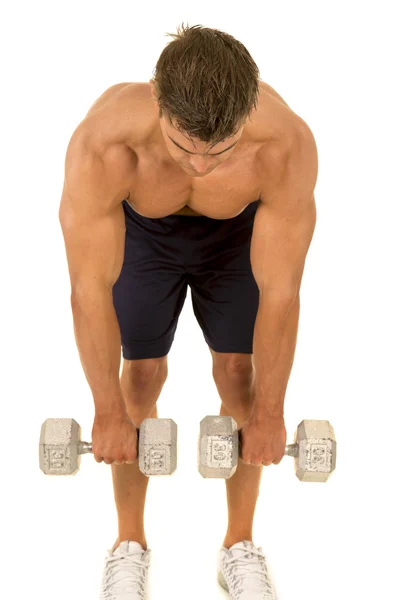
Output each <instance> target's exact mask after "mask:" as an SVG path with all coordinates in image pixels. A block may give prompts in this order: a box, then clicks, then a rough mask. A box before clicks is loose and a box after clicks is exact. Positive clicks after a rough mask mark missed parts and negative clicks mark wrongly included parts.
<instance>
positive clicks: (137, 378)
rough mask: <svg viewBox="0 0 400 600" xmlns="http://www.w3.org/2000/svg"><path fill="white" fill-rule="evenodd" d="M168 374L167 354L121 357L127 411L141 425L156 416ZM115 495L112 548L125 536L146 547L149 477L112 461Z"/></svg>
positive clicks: (135, 466) (137, 467) (133, 468)
mask: <svg viewBox="0 0 400 600" xmlns="http://www.w3.org/2000/svg"><path fill="white" fill-rule="evenodd" d="M167 374H168V366H167V356H164V357H162V358H155V359H145V360H126V359H124V363H123V370H122V374H121V378H120V382H121V389H122V395H123V398H124V401H125V405H126V411H127V413H128V415H129V417H130V419H131V420H132V421H133V423H134V424H135V425H136V427H137V428H139V427H140V424H141V422H142V421H143V419H146V418H149V417H150V418H157V416H158V415H157V407H156V402H157V400H158V397H159V395H160V393H161V390H162V388H163V385H164V383H165V380H166V378H167ZM111 469H112V479H113V484H114V498H115V504H116V508H117V514H118V539H117V541H116V542H115V544H114V549H115V548H116V547H117V546H118V545H119V544H120V542H122V541H124V540H131V541H133V542H139V543H140V544H141V545H142V546H143V548H144V550H147V541H146V535H145V531H144V506H145V499H146V492H147V485H148V482H149V478H148V477H146V476H145V475H143V473H142V472H141V471H140V470H139V461H138V460H136V461H135V462H134V463H133V464H132V465H127V464H124V465H114V464H112V465H111Z"/></svg>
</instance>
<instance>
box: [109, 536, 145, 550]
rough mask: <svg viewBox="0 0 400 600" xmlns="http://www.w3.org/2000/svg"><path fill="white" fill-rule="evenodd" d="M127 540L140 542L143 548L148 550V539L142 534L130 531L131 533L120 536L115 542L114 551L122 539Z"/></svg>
mask: <svg viewBox="0 0 400 600" xmlns="http://www.w3.org/2000/svg"><path fill="white" fill-rule="evenodd" d="M127 540H128V541H130V542H138V543H139V544H140V545H141V546H142V548H143V550H147V541H146V540H145V539H143V538H142V537H141V536H138V535H132V533H130V534H127V535H126V536H124V535H122V536H119V537H118V539H117V541H116V542H115V544H114V546H113V547H112V551H113V552H114V550H116V549H117V548H118V546H119V545H120V543H121V541H122V542H126V541H127Z"/></svg>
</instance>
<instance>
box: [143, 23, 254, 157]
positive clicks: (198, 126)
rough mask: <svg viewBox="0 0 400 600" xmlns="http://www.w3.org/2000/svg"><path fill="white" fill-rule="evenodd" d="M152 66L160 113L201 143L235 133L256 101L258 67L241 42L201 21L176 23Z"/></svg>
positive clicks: (214, 140)
mask: <svg viewBox="0 0 400 600" xmlns="http://www.w3.org/2000/svg"><path fill="white" fill-rule="evenodd" d="M166 35H168V36H170V37H173V38H175V39H174V40H173V41H172V42H169V43H168V44H167V46H166V47H165V48H164V50H163V51H162V53H161V55H160V57H159V59H158V61H157V65H156V67H155V69H154V72H153V74H154V77H153V79H154V86H155V90H156V95H157V100H158V105H159V107H160V117H162V116H163V114H164V115H165V116H166V118H168V120H169V121H170V123H171V125H172V124H173V123H172V119H174V121H175V123H174V126H175V127H176V128H177V129H178V130H179V131H181V132H183V133H186V134H189V137H196V138H198V139H199V140H201V141H202V142H210V143H212V145H216V144H217V143H219V142H222V141H223V140H225V139H226V138H228V137H231V136H232V135H234V134H235V133H236V132H237V131H238V130H239V129H240V127H241V126H242V124H243V123H244V121H245V120H246V119H247V117H248V116H249V115H250V113H251V111H252V109H253V107H254V108H256V106H257V96H258V94H259V77H260V72H259V70H258V67H257V65H256V63H255V62H254V60H253V59H252V57H251V56H250V54H249V52H248V50H247V49H246V48H245V46H244V45H243V44H242V43H241V42H239V41H238V40H236V39H235V38H234V37H232V36H231V35H229V34H227V33H224V32H223V31H219V30H218V29H209V28H207V27H203V26H202V25H194V26H193V27H189V26H187V27H185V25H184V24H183V23H182V25H181V26H178V29H177V34H172V33H168V34H166Z"/></svg>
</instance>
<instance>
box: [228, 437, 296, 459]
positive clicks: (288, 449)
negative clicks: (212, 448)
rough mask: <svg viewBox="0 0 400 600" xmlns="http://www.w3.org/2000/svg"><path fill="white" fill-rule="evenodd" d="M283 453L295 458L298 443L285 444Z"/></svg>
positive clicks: (240, 446) (240, 448)
mask: <svg viewBox="0 0 400 600" xmlns="http://www.w3.org/2000/svg"><path fill="white" fill-rule="evenodd" d="M284 455H286V456H293V458H296V457H297V456H298V455H299V445H298V444H288V445H287V446H285V452H284ZM239 457H240V458H242V444H241V437H240V435H239Z"/></svg>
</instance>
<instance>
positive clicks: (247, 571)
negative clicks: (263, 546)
mask: <svg viewBox="0 0 400 600" xmlns="http://www.w3.org/2000/svg"><path fill="white" fill-rule="evenodd" d="M238 549H239V548H238ZM240 550H243V553H244V554H253V555H255V556H253V557H250V556H248V557H246V556H234V557H233V558H228V559H226V560H225V565H226V566H228V565H232V566H234V567H235V568H236V569H235V576H236V578H235V579H236V581H234V583H233V586H234V589H235V590H237V589H238V588H239V587H240V588H243V581H244V580H245V579H246V577H248V578H251V583H252V584H254V585H251V586H248V587H246V590H248V591H251V592H258V591H261V592H263V591H264V592H265V585H266V586H267V591H268V592H269V593H270V594H271V598H274V599H275V594H274V591H273V588H272V584H271V582H270V581H269V579H268V575H267V573H266V570H265V569H264V567H263V565H260V561H259V560H258V557H262V558H263V559H264V558H265V554H264V552H262V551H260V550H256V549H255V548H252V549H251V550H249V549H248V548H240ZM257 567H258V568H257ZM240 568H242V569H244V572H243V573H240V571H239V569H240ZM228 570H229V569H228ZM255 575H258V576H259V577H258V578H257V579H256V578H254V576H255Z"/></svg>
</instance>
